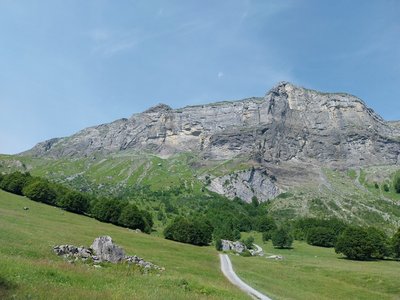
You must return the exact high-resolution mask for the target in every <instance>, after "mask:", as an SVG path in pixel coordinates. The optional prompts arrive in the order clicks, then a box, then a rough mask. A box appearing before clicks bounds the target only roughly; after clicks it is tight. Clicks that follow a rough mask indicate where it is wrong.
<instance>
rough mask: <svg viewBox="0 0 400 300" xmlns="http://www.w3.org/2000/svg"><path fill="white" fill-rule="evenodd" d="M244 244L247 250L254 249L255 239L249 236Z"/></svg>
mask: <svg viewBox="0 0 400 300" xmlns="http://www.w3.org/2000/svg"><path fill="white" fill-rule="evenodd" d="M242 243H243V244H245V246H246V247H247V249H253V243H254V237H253V236H249V237H248V238H247V239H245V240H243V241H242Z"/></svg>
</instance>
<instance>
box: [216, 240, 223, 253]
mask: <svg viewBox="0 0 400 300" xmlns="http://www.w3.org/2000/svg"><path fill="white" fill-rule="evenodd" d="M215 249H217V251H221V250H222V241H221V239H217V240H216V241H215Z"/></svg>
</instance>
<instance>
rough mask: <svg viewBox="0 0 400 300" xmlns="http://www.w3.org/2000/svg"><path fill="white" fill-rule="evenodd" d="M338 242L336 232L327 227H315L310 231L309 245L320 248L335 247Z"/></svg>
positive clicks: (308, 236) (308, 235)
mask: <svg viewBox="0 0 400 300" xmlns="http://www.w3.org/2000/svg"><path fill="white" fill-rule="evenodd" d="M335 242H336V234H335V232H334V231H333V230H332V229H330V228H326V227H314V228H311V229H310V230H309V231H308V234H307V244H309V245H313V246H320V247H333V246H334V245H335Z"/></svg>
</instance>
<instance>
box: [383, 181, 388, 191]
mask: <svg viewBox="0 0 400 300" xmlns="http://www.w3.org/2000/svg"><path fill="white" fill-rule="evenodd" d="M383 190H384V191H385V192H389V186H388V185H387V184H386V183H385V184H384V185H383Z"/></svg>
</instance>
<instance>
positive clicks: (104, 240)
mask: <svg viewBox="0 0 400 300" xmlns="http://www.w3.org/2000/svg"><path fill="white" fill-rule="evenodd" d="M90 248H91V249H93V253H94V254H95V255H96V256H97V257H98V258H99V260H101V261H108V262H112V263H117V262H120V261H122V260H123V259H124V258H125V253H124V250H123V249H122V248H121V247H119V246H117V245H116V244H114V243H113V241H112V238H111V237H110V236H101V237H98V238H96V239H95V240H94V241H93V244H92V245H91V246H90Z"/></svg>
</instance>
